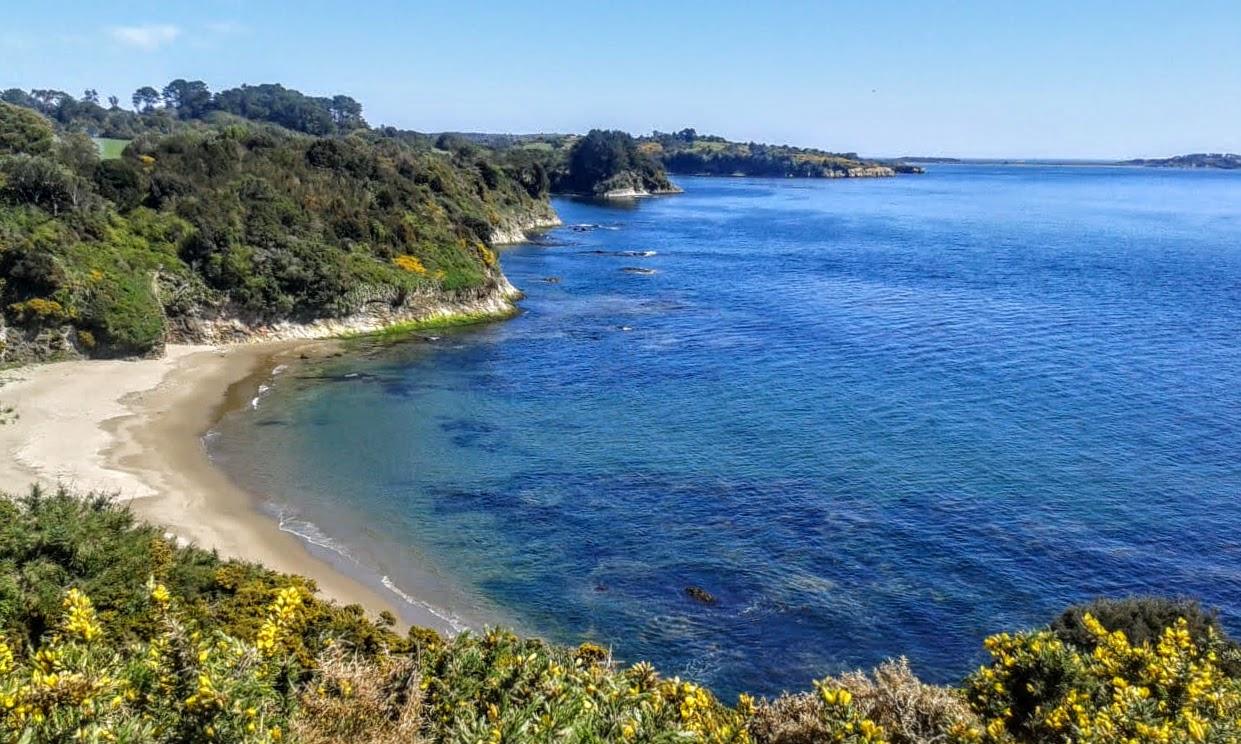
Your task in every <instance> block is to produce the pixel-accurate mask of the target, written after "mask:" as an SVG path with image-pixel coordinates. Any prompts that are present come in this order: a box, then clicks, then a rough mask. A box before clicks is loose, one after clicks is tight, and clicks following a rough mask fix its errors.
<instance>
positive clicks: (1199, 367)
mask: <svg viewBox="0 0 1241 744" xmlns="http://www.w3.org/2000/svg"><path fill="white" fill-rule="evenodd" d="M681 185H682V186H684V188H685V192H686V193H685V194H683V195H680V196H676V197H669V198H660V199H652V200H646V201H642V202H640V203H638V204H637V205H635V206H632V207H628V208H624V207H618V206H606V205H598V204H590V203H582V202H573V201H560V202H558V203H557V204H556V207H557V209H558V210H559V212H560V214H561V216H562V217H563V218H564V220H565V222H566V223H567V224H571V225H591V226H592V227H576V228H575V227H565V228H562V229H559V230H556V231H553V232H552V233H549V234H548V235H547V236H546V237H545V238H544V239H543V240H541V241H540V242H538V243H535V244H530V245H524V246H521V247H517V248H513V249H510V250H508V251H506V252H505V253H504V254H503V264H504V268H505V271H506V273H507V274H508V275H509V276H510V277H511V278H512V279H513V281H514V282H515V283H516V284H517V285H518V286H520V287H521V288H523V289H524V290H525V291H526V292H527V294H528V298H527V299H526V300H525V301H524V302H523V303H522V310H523V313H522V315H521V316H520V317H519V318H517V319H515V320H512V321H509V322H505V323H501V324H496V325H491V326H487V327H482V328H476V329H466V330H458V331H452V332H443V333H437V334H436V335H435V337H430V336H427V335H425V334H424V336H423V337H419V338H416V339H412V340H411V341H409V342H406V343H400V344H390V345H374V344H365V343H363V344H359V345H358V347H357V348H356V349H355V352H354V353H352V354H350V355H347V356H345V357H342V358H339V359H334V360H329V361H327V362H322V363H316V364H314V365H310V366H306V367H303V368H296V369H291V370H288V371H286V372H285V373H284V374H281V375H277V376H276V377H275V378H274V381H273V382H272V383H271V384H270V386H268V388H267V389H265V391H264V393H263V394H262V396H261V397H260V398H259V399H258V401H257V402H256V406H255V407H254V408H253V409H251V410H246V411H242V412H239V413H237V414H234V415H232V416H230V417H229V418H228V419H226V420H225V421H224V422H222V424H221V426H220V428H219V430H218V431H217V432H216V433H214V434H213V435H212V436H211V437H210V439H209V447H210V451H211V453H212V455H213V456H214V457H215V458H216V460H217V461H218V462H219V463H220V464H221V465H222V466H223V467H225V468H226V469H227V470H228V471H229V472H231V473H233V474H234V476H235V477H236V478H237V479H238V480H239V481H240V482H242V483H243V484H244V485H246V486H248V487H250V488H252V489H254V490H255V491H257V492H259V493H262V494H266V495H267V497H268V498H269V504H270V508H271V509H272V510H273V512H277V513H279V514H281V515H282V517H283V519H284V522H285V524H286V527H287V528H288V529H290V530H295V531H298V532H300V533H303V534H305V535H307V536H309V537H310V538H312V539H313V541H314V542H316V543H318V544H319V545H320V546H323V548H319V549H327V550H330V551H338V552H339V554H346V555H348V558H340V557H339V555H338V560H342V561H344V562H346V563H347V564H348V565H349V566H350V567H351V569H352V570H355V571H358V572H361V573H365V574H366V575H369V576H372V577H381V576H382V577H386V580H387V582H388V584H389V585H390V586H391V587H393V588H394V589H396V590H399V591H401V592H403V593H405V594H409V595H413V596H417V597H418V598H419V601H420V602H423V603H425V605H427V606H429V607H431V608H433V609H434V611H435V612H437V613H438V614H439V615H441V616H443V617H444V618H448V619H447V620H445V621H444V622H452V623H456V624H458V625H462V626H464V625H474V626H478V625H481V624H483V623H486V622H503V623H505V624H510V625H515V626H517V627H519V628H520V629H522V630H524V631H526V632H531V633H537V634H540V635H544V636H546V637H549V638H552V639H555V640H558V641H565V642H578V641H581V640H585V639H593V640H596V641H600V642H603V643H606V644H610V645H611V646H612V647H613V649H614V651H615V653H616V654H617V655H618V656H619V657H621V658H622V659H626V660H636V659H639V658H646V659H650V660H652V661H654V662H655V663H656V664H657V665H658V666H660V667H661V668H662V669H664V670H666V671H667V672H669V673H678V674H689V675H691V676H693V677H695V678H697V679H700V680H702V681H704V682H707V683H709V684H711V685H713V686H714V687H715V688H716V689H717V690H718V691H720V692H723V693H726V694H727V693H732V692H735V691H736V690H739V689H748V690H751V691H757V692H767V693H770V692H776V691H779V690H781V689H794V688H804V687H806V686H807V685H808V684H809V682H810V680H811V679H812V678H814V677H818V676H822V675H824V674H826V673H829V672H835V671H839V670H842V669H845V668H851V667H856V666H869V665H873V664H875V663H877V662H879V661H881V660H882V659H883V658H885V657H887V656H893V655H899V654H904V655H907V656H908V657H909V658H910V659H911V661H912V663H913V665H914V667H915V669H916V670H917V671H918V672H919V673H920V674H922V675H923V676H925V677H927V678H930V679H933V680H939V681H951V680H955V679H958V678H959V677H960V676H961V675H963V674H964V673H966V672H967V671H968V670H969V669H970V668H972V666H973V665H974V664H975V663H977V661H978V660H979V659H980V655H981V652H980V645H979V644H980V641H981V639H982V638H983V637H984V636H985V635H986V634H988V633H989V632H993V631H996V630H999V629H1011V628H1017V627H1024V626H1030V625H1033V624H1037V623H1041V622H1045V621H1046V620H1048V619H1050V618H1051V617H1052V616H1054V614H1055V613H1056V612H1057V611H1058V610H1060V609H1061V608H1062V607H1063V606H1064V605H1066V604H1067V603H1070V602H1073V601H1077V600H1081V599H1084V598H1087V597H1091V596H1095V595H1100V594H1108V595H1117V594H1127V593H1142V592H1157V593H1163V594H1168V593H1172V594H1187V595H1192V596H1196V597H1201V598H1203V599H1204V600H1205V601H1206V602H1207V603H1209V604H1212V605H1215V606H1218V607H1220V608H1221V609H1222V610H1223V611H1224V614H1225V618H1226V619H1227V620H1228V622H1229V623H1230V624H1231V627H1232V628H1233V629H1234V630H1237V631H1241V625H1239V623H1241V536H1239V535H1241V531H1239V530H1238V522H1239V518H1241V498H1239V497H1241V458H1239V457H1238V454H1239V453H1241V384H1238V383H1241V341H1239V338H1241V336H1239V334H1238V329H1239V328H1241V177H1238V176H1236V175H1235V174H1229V173H1211V172H1184V171H1164V170H1149V169H1119V168H1116V169H1112V168H1064V167H1000V166H937V167H934V168H933V169H931V172H930V173H928V174H927V175H925V176H921V177H903V178H898V179H885V180H859V181H843V182H838V181H832V182H827V181H817V182H816V181H773V180H759V179H754V180H749V179H736V180H731V179H699V178H687V179H681ZM651 272H653V273H651ZM547 277H559V282H557V283H550V282H546V281H544V279H546V278H547ZM690 585H696V586H701V587H704V588H706V589H707V590H709V591H710V592H712V593H713V594H714V595H716V596H717V597H718V600H719V601H718V603H717V604H716V605H714V606H709V607H708V606H703V605H700V604H698V603H696V602H694V601H692V600H691V599H689V598H688V597H687V596H686V595H685V593H684V589H685V587H687V586H690ZM425 609H426V608H425V607H423V608H421V609H420V610H418V611H419V612H422V611H424V610H425Z"/></svg>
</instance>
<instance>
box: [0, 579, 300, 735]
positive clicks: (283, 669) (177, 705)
mask: <svg viewBox="0 0 1241 744" xmlns="http://www.w3.org/2000/svg"><path fill="white" fill-rule="evenodd" d="M148 596H149V606H148V608H147V612H148V613H150V614H151V615H152V618H153V620H154V622H153V626H154V627H157V628H158V630H156V631H155V632H153V633H152V634H151V636H150V637H147V638H143V639H140V640H138V641H136V642H131V643H125V644H117V643H114V642H113V641H112V640H111V639H109V638H108V637H107V634H106V633H105V632H104V628H103V626H102V624H101V622H100V619H99V617H98V614H97V613H96V612H95V608H94V605H93V604H92V602H91V600H90V598H89V597H87V596H86V595H85V594H83V593H82V592H80V591H78V590H77V589H70V590H69V591H68V592H66V593H65V597H64V602H63V606H64V614H63V617H62V618H61V622H60V624H59V625H58V626H57V629H56V630H55V632H53V633H52V634H51V636H50V637H49V638H47V639H45V641H44V642H43V643H42V644H41V645H40V646H39V647H38V648H36V649H20V648H15V647H14V646H13V645H10V643H9V642H7V641H5V640H0V739H2V740H4V741H22V742H30V743H32V744H33V743H37V742H48V743H51V742H70V741H88V742H112V741H120V742H131V741H132V742H183V741H221V742H256V743H264V742H274V741H278V740H280V739H281V738H282V736H283V732H284V730H285V729H286V728H287V726H288V720H287V718H288V712H289V704H288V700H287V695H286V694H285V693H284V692H281V690H283V689H288V687H289V685H290V683H291V681H292V679H293V677H292V676H291V674H290V673H291V671H293V670H290V669H289V667H288V665H287V664H286V663H285V660H279V661H272V660H270V659H268V658H267V656H266V655H265V654H263V653H260V651H259V649H258V648H257V647H256V646H254V645H251V644H247V643H244V642H242V641H239V640H237V639H235V638H232V637H230V636H227V635H225V634H223V633H218V632H217V633H202V632H199V631H196V630H192V629H190V628H188V627H187V626H185V625H184V624H183V623H182V621H181V620H180V619H179V617H178V613H177V609H176V601H175V600H174V599H173V597H172V595H171V593H170V592H169V591H168V589H167V587H165V586H164V585H163V584H160V583H156V582H155V581H153V580H152V581H151V582H150V583H149V584H148ZM281 599H283V600H284V601H283V602H280V601H278V602H277V603H276V604H273V605H272V607H271V608H270V610H269V618H268V619H269V620H270V621H271V622H272V624H273V626H274V627H276V628H277V629H278V631H277V633H276V637H277V638H278V637H279V635H280V629H283V628H287V627H289V625H290V624H291V623H293V622H296V615H297V612H298V609H299V608H300V606H301V605H300V602H299V601H297V600H295V599H293V598H291V597H287V596H286V597H282V598H281Z"/></svg>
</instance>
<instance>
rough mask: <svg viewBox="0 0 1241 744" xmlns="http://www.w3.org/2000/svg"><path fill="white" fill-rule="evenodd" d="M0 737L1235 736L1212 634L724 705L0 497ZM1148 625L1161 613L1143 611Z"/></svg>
mask: <svg viewBox="0 0 1241 744" xmlns="http://www.w3.org/2000/svg"><path fill="white" fill-rule="evenodd" d="M0 512H2V513H0V741H13V742H22V743H23V744H43V743H44V742H46V743H48V744H51V743H52V742H57V743H59V742H73V741H88V742H112V741H117V742H156V743H162V742H168V743H169V744H171V743H174V742H175V743H177V744H181V743H188V742H289V741H294V742H299V741H300V742H307V743H308V744H327V743H328V742H348V743H350V744H366V743H368V742H369V743H373V744H396V743H397V742H451V743H453V744H458V743H459V744H467V743H469V744H477V743H479V742H487V743H495V744H502V743H504V742H512V743H514V744H526V743H531V744H534V743H539V744H543V743H546V744H552V743H553V742H555V743H560V742H573V743H578V742H580V743H583V744H584V743H586V742H605V741H606V742H669V743H671V742H719V743H721V744H722V743H724V742H736V743H742V742H752V743H753V744H810V743H811V742H815V743H817V742H847V743H849V744H881V743H884V742H888V743H891V744H915V743H920V744H932V743H937V742H944V743H945V744H947V743H957V744H964V743H967V742H987V743H990V744H1013V743H1018V742H1020V743H1030V744H1033V743H1035V742H1040V743H1041V742H1064V743H1068V742H1083V743H1084V742H1091V743H1098V744H1113V743H1115V744H1129V743H1130V742H1170V743H1176V744H1224V743H1226V742H1229V743H1230V742H1236V741H1239V740H1241V679H1238V678H1236V677H1233V676H1229V675H1228V674H1227V673H1225V671H1224V670H1223V669H1222V668H1221V666H1220V663H1219V662H1220V658H1221V656H1220V650H1221V649H1224V648H1227V647H1228V644H1227V641H1226V639H1224V638H1223V637H1222V635H1221V634H1219V633H1218V632H1217V631H1216V630H1215V629H1214V627H1213V626H1210V625H1208V626H1206V627H1205V629H1204V630H1203V632H1202V633H1195V632H1194V631H1192V630H1191V628H1192V627H1193V626H1192V621H1191V620H1189V619H1187V618H1177V619H1173V620H1170V621H1168V622H1166V623H1164V622H1163V621H1162V620H1161V621H1160V622H1159V623H1157V624H1158V625H1162V628H1161V629H1160V630H1159V632H1158V633H1157V634H1155V635H1151V636H1149V637H1147V638H1145V639H1144V640H1143V641H1141V642H1139V641H1136V640H1131V639H1129V638H1128V636H1127V635H1126V634H1125V632H1124V631H1122V630H1119V629H1109V628H1107V627H1105V626H1104V625H1103V624H1102V622H1101V621H1099V620H1098V619H1096V618H1095V617H1094V616H1093V615H1092V614H1090V613H1083V614H1081V615H1080V623H1081V625H1082V627H1083V628H1084V629H1085V630H1086V632H1087V633H1089V634H1090V638H1091V640H1090V642H1089V643H1086V644H1081V643H1079V644H1073V643H1068V642H1066V641H1065V640H1063V639H1062V638H1061V637H1060V636H1059V635H1058V634H1057V633H1056V632H1053V631H1052V630H1039V631H1032V632H1024V633H1017V634H1007V633H1005V634H1000V635H996V636H993V637H991V638H989V639H988V640H987V642H986V644H985V646H986V649H987V651H988V652H989V653H990V654H991V656H992V661H991V663H989V664H988V665H986V666H984V667H982V668H980V669H979V670H978V671H977V672H976V673H974V674H973V675H971V676H970V678H969V679H968V680H966V682H965V684H964V685H963V687H962V688H960V689H953V688H948V687H939V686H933V685H927V684H925V683H922V682H921V681H919V680H918V679H917V678H916V677H915V676H914V674H913V673H912V671H910V669H909V666H908V664H907V663H906V662H905V661H904V660H898V661H893V662H888V663H885V664H883V665H881V666H880V667H879V668H877V669H876V670H874V671H873V672H872V673H871V674H863V673H860V672H857V673H851V674H846V675H843V676H838V677H830V678H827V679H824V680H822V681H820V682H818V683H816V684H815V685H814V688H813V690H811V691H809V692H804V693H799V694H794V695H785V696H782V697H779V698H776V699H774V700H756V699H754V698H751V697H749V696H747V695H742V696H740V698H739V699H738V700H737V701H735V703H732V704H729V703H726V702H725V701H721V700H719V699H717V698H716V697H715V696H714V695H712V694H711V692H709V691H708V690H707V689H705V688H703V687H701V686H699V685H697V684H695V683H693V682H689V681H684V680H680V679H676V678H667V677H663V676H661V675H660V674H659V673H658V672H657V671H656V670H655V669H654V668H653V667H652V666H651V665H649V664H646V663H637V664H634V665H632V666H623V665H620V664H617V663H616V662H615V661H614V660H613V659H612V658H611V655H610V653H609V652H608V650H607V649H605V648H603V647H601V646H598V645H595V644H584V645H582V646H580V647H577V648H567V647H562V646H556V645H551V644H547V643H544V642H542V641H539V640H535V639H528V638H521V637H518V636H516V635H514V634H513V633H510V632H507V631H503V630H489V631H487V632H485V633H482V634H477V635H476V634H473V633H464V634H461V635H459V636H457V637H455V638H452V639H446V638H443V637H441V636H439V635H438V634H436V633H434V632H432V631H428V630H425V629H418V628H414V629H411V630H410V631H409V633H408V634H407V635H405V636H399V635H397V634H395V633H393V632H392V631H391V630H390V628H389V626H390V625H391V622H392V619H391V617H388V618H386V619H381V620H379V621H377V622H376V621H371V620H368V619H367V618H365V617H364V613H363V612H362V610H361V608H359V607H356V606H353V607H344V608H342V607H338V606H336V605H334V604H331V603H327V602H323V601H322V600H319V599H316V598H315V596H314V585H313V583H311V582H309V581H307V580H305V579H300V578H297V577H291V576H284V575H281V574H276V573H274V572H271V571H267V570H265V569H263V568H261V567H258V566H253V565H249V564H244V563H238V562H235V561H222V560H220V559H219V558H217V557H215V556H213V555H212V554H210V553H207V552H204V551H201V550H197V549H194V548H186V547H178V546H177V545H175V544H174V543H172V542H170V541H169V540H168V539H167V538H166V537H165V536H164V535H163V534H162V533H161V532H160V531H158V530H156V529H154V528H152V527H149V526H145V525H142V524H138V523H136V522H135V521H134V520H133V518H132V516H131V515H130V514H129V513H128V512H126V511H125V510H124V509H121V508H118V507H116V506H115V505H113V504H112V503H110V502H109V501H107V500H106V499H100V498H85V499H76V498H74V497H72V496H71V495H70V494H68V493H65V492H63V491H58V492H56V493H51V494H44V493H42V492H40V491H38V490H34V491H32V492H31V493H29V494H27V495H26V496H24V497H22V498H20V499H5V500H0ZM1160 617H1162V615H1160Z"/></svg>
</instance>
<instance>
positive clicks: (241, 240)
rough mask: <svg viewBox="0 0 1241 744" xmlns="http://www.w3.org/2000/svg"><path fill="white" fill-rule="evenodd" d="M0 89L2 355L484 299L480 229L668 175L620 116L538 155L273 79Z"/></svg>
mask: <svg viewBox="0 0 1241 744" xmlns="http://www.w3.org/2000/svg"><path fill="white" fill-rule="evenodd" d="M0 99H3V103H0V279H2V281H3V283H2V284H0V308H2V309H3V325H2V326H0V343H2V344H3V346H0V361H7V362H12V361H26V360H31V359H51V358H62V357H72V356H132V355H144V354H152V353H159V351H160V349H161V348H162V345H163V344H164V342H165V341H166V340H168V339H173V340H198V339H209V340H217V339H218V337H219V334H220V333H226V332H235V333H245V332H246V329H249V328H254V327H263V326H267V325H270V324H273V323H282V322H296V323H305V322H310V321H316V320H322V319H333V318H336V319H342V318H351V317H356V316H358V315H359V314H364V313H370V314H372V315H373V314H380V315H382V316H383V317H384V318H393V319H397V320H402V319H416V318H417V317H419V316H420V315H422V314H426V313H427V312H431V311H432V310H433V309H434V310H435V311H436V312H442V311H443V310H444V308H452V307H461V308H462V309H463V311H465V312H470V308H471V307H472V306H471V304H470V303H479V302H485V303H490V304H488V305H487V307H488V308H494V307H496V306H497V303H501V304H502V303H507V298H508V297H509V296H511V295H512V294H513V292H514V290H513V289H512V287H511V286H510V285H508V283H507V281H506V280H505V279H504V278H503V275H502V274H501V272H500V268H499V266H498V263H497V260H496V255H495V252H494V250H493V248H494V245H495V244H497V243H502V242H513V241H516V240H520V239H522V235H523V232H524V231H525V230H528V229H531V228H537V227H542V226H547V225H550V224H554V223H555V221H556V216H555V213H554V211H553V210H552V208H551V205H550V203H549V200H548V196H549V194H550V193H551V192H552V191H553V190H564V191H573V192H575V193H576V192H580V193H595V194H605V193H608V192H614V191H618V190H620V191H625V190H629V191H632V192H634V193H637V192H661V191H671V190H672V186H671V184H670V183H669V182H668V180H667V177H666V176H665V175H664V173H663V169H662V168H661V167H660V166H659V165H658V164H657V163H655V162H654V161H652V160H650V159H649V158H645V157H644V156H642V154H641V153H640V152H638V150H637V148H636V145H635V144H634V141H633V139H632V138H631V137H629V136H628V135H626V134H623V133H619V132H592V133H590V134H589V135H587V136H585V137H583V138H581V139H580V140H579V141H578V142H576V143H575V145H574V146H571V147H569V148H568V149H567V150H566V151H565V153H564V158H563V160H558V161H556V162H550V161H548V160H547V159H545V158H542V157H529V156H528V155H527V154H526V153H523V152H519V151H516V150H507V149H505V150H498V149H495V148H490V147H484V146H480V145H478V144H476V143H473V142H470V141H468V140H466V139H464V138H461V137H457V136H453V135H441V136H439V137H433V136H430V135H426V134H422V133H419V132H413V131H408V130H399V129H395V128H392V127H371V126H370V125H368V123H367V122H366V120H365V119H364V118H363V115H362V107H361V106H360V105H359V104H358V103H357V102H356V101H355V100H354V99H352V98H350V97H348V96H344V95H335V96H331V97H314V96H308V95H305V94H303V93H301V92H299V91H296V90H292V89H288V88H285V87H283V86H280V85H255V86H241V87H239V88H233V89H229V90H223V91H220V92H216V93H213V92H211V91H210V90H209V89H208V88H207V86H206V85H205V84H203V83H202V82H199V81H186V80H175V81H173V82H171V83H169V84H168V85H166V86H164V87H163V88H162V89H159V90H157V89H155V88H153V87H143V88H140V89H138V90H137V91H135V92H134V94H133V96H132V97H131V101H130V103H132V106H133V108H132V110H129V109H125V108H122V107H121V105H120V101H119V99H118V98H117V97H115V96H114V97H111V98H110V99H108V100H107V101H106V102H101V101H100V99H99V96H98V94H97V93H96V92H95V91H93V90H88V91H86V92H85V94H84V95H83V96H81V97H74V96H71V95H69V94H67V93H64V92H63V91H55V90H31V91H22V90H18V89H10V90H7V91H4V92H3V94H0ZM221 324H225V325H221ZM222 328H223V329H224V330H223V331H222V330H221V329H222Z"/></svg>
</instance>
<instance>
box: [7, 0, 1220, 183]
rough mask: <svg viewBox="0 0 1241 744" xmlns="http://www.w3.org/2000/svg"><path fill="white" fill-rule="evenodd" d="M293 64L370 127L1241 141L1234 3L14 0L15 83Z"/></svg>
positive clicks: (866, 147)
mask: <svg viewBox="0 0 1241 744" xmlns="http://www.w3.org/2000/svg"><path fill="white" fill-rule="evenodd" d="M175 78H186V79H190V80H195V79H198V80H203V81H205V82H206V83H207V84H208V85H209V86H210V87H211V88H212V90H220V89H222V88H228V87H233V86H236V85H240V84H242V83H251V84H257V83H265V82H279V83H282V84H284V85H286V86H288V87H293V88H297V89H299V90H302V91H303V92H306V93H310V94H314V95H330V94H335V93H345V94H347V95H351V96H353V97H354V98H356V99H357V100H358V101H359V102H361V103H362V105H363V109H364V114H365V116H366V118H367V120H368V121H369V122H370V123H371V124H373V125H375V124H390V125H393V126H397V127H401V128H407V129H416V130H419V131H426V132H438V131H486V132H584V131H587V130H589V129H591V128H596V127H598V128H615V129H624V130H627V131H630V132H634V133H644V132H649V131H651V130H652V129H658V130H661V131H674V130H677V129H681V128H684V127H694V128H695V129H697V130H698V131H699V132H700V133H713V134H721V135H724V136H726V137H728V138H730V139H736V140H743V141H747V140H754V141H760V142H771V143H787V144H796V145H801V146H808V147H821V148H825V149H829V150H834V151H841V152H847V151H853V152H859V153H861V154H863V155H872V156H899V155H911V154H912V155H939V156H957V157H1067V158H1128V157H1141V156H1167V155H1173V154H1178V153H1186V152H1202V151H1209V152H1219V151H1230V152H1241V2H1239V1H1238V0H1228V1H1226V2H1208V1H1205V0H1203V1H1195V0H1183V1H1180V2H1174V1H1172V0H1167V1H1165V2H1146V1H1145V0H1129V1H1127V2H1091V1H1090V0H1082V1H1079V2H1063V1H1061V0H1042V1H1041V2H1033V1H1031V2H1026V3H1020V4H1019V3H1016V2H1009V1H1008V0H990V1H989V2H947V1H940V2H933V1H932V0H923V1H922V2H901V1H898V0H889V1H888V2H882V1H881V0H871V1H870V2H863V1H858V2H829V1H828V0H819V1H818V2H792V1H789V2H781V1H780V0H767V1H766V2H742V1H741V0H715V1H714V2H688V1H687V2H675V1H672V2H669V1H665V2H644V1H643V0H627V1H626V2H607V3H605V2H588V1H585V0H578V1H577V2H561V1H560V0H541V1H540V2H522V3H515V2H508V3H501V2H470V1H469V0H456V2H365V1H364V0H353V1H352V2H335V3H327V2H315V1H313V0H308V1H304V2H297V3H293V2H284V3H278V2H243V1H242V0H226V1H224V2H211V1H210V0H198V1H197V2H193V3H182V2H174V1H172V0H163V1H162V2H106V1H104V0H96V1H94V2H76V1H74V0H60V1H59V2H56V3H32V2H20V1H19V0H0V88H10V87H18V88H24V89H30V88H56V89H60V90H65V91H69V92H71V93H74V94H79V95H80V92H81V91H83V90H84V89H86V88H95V89H97V90H98V91H99V92H100V94H101V95H102V96H105V97H106V96H107V95H111V94H115V95H117V96H119V97H120V98H121V100H122V102H123V105H126V106H128V105H129V98H130V96H131V95H132V93H133V91H134V90H135V89H136V88H138V87H140V86H143V85H152V86H154V87H156V88H161V87H163V85H164V84H166V83H167V82H168V81H169V80H172V79H175Z"/></svg>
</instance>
